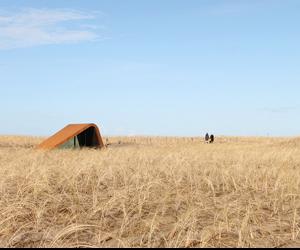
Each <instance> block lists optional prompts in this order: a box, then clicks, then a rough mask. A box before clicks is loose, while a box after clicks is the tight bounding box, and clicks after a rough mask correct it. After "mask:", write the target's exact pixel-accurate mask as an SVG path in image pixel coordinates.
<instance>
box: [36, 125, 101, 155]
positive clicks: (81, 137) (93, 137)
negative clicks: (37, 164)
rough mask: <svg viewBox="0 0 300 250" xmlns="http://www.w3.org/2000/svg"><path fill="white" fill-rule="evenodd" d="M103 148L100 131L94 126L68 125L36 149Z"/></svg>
mask: <svg viewBox="0 0 300 250" xmlns="http://www.w3.org/2000/svg"><path fill="white" fill-rule="evenodd" d="M84 147H88V148H103V147H105V146H104V143H103V140H102V138H101V134H100V130H99V128H98V127H97V125H95V124H92V123H90V124H70V125H68V126H66V127H64V128H63V129H62V130H60V131H58V132H57V133H56V134H54V135H53V136H51V137H50V138H48V139H47V140H46V141H44V142H42V143H41V144H40V145H38V147H37V148H38V149H55V148H61V149H63V148H84Z"/></svg>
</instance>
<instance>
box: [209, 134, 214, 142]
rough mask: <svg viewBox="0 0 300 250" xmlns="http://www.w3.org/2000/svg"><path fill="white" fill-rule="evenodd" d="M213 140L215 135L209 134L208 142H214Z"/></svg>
mask: <svg viewBox="0 0 300 250" xmlns="http://www.w3.org/2000/svg"><path fill="white" fill-rule="evenodd" d="M214 141H215V136H214V135H211V136H210V140H209V143H214Z"/></svg>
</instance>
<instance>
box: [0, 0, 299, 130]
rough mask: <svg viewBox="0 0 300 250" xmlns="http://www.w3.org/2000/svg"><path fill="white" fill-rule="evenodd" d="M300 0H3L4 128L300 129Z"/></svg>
mask: <svg viewBox="0 0 300 250" xmlns="http://www.w3.org/2000/svg"><path fill="white" fill-rule="evenodd" d="M299 11H300V1H299V0H285V1H282V0H248V1H246V0H243V1H242V0H226V1H225V0H188V1H183V0H164V1H161V0H160V1H158V0H151V1H150V0H149V1H146V0H145V1H141V0H126V1H121V0H68V1H66V0H64V1H63V0H14V1H11V0H0V87H1V92H0V93H1V94H0V107H1V116H0V134H21V135H50V134H52V133H53V132H55V131H56V130H58V129H60V128H61V127H63V126H64V125H66V124H68V123H81V122H94V123H97V124H98V125H99V126H100V127H101V130H102V132H103V134H105V135H166V136H173V135H174V136H198V135H200V136H202V135H203V134H205V133H206V132H209V133H214V134H216V135H245V136H246V135H249V136H252V135H253V136H254V135H255V136H267V135H270V136H294V135H300V115H299V113H300V98H299V93H300V70H299V65H300V28H299V23H300V15H299Z"/></svg>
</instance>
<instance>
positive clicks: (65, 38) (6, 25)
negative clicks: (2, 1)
mask: <svg viewBox="0 0 300 250" xmlns="http://www.w3.org/2000/svg"><path fill="white" fill-rule="evenodd" d="M95 19H96V15H95V14H88V13H83V12H79V11H75V10H50V9H23V10H20V11H19V12H17V13H13V14H12V13H9V14H1V13H0V49H14V48H26V47H34V46H41V45H50V44H68V43H79V42H88V41H95V40H98V39H100V38H101V37H100V35H99V34H98V29H97V26H95V25H94V24H91V23H90V22H91V21H93V20H95ZM92 27H93V28H92Z"/></svg>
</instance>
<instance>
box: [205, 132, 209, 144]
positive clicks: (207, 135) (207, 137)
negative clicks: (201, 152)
mask: <svg viewBox="0 0 300 250" xmlns="http://www.w3.org/2000/svg"><path fill="white" fill-rule="evenodd" d="M205 142H206V143H208V142H209V134H208V133H206V135H205Z"/></svg>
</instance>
